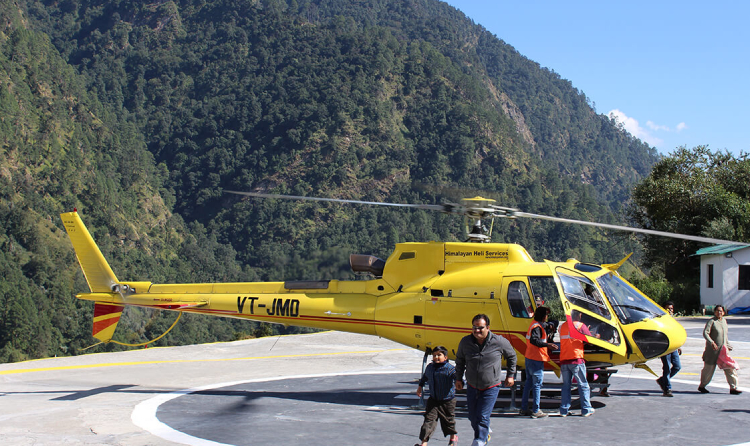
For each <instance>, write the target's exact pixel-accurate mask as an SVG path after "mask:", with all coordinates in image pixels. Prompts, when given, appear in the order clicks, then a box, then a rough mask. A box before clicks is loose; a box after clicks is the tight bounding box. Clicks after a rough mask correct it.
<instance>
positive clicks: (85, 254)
mask: <svg viewBox="0 0 750 446" xmlns="http://www.w3.org/2000/svg"><path fill="white" fill-rule="evenodd" d="M60 218H62V221H63V225H64V226H65V230H66V231H68V236H70V241H71V242H72V243H73V249H75V252H76V257H77V258H78V263H80V264H81V269H83V275H84V276H85V277H86V281H87V282H88V284H89V288H91V292H92V293H111V292H112V290H113V287H114V286H115V285H117V284H118V283H119V282H118V281H117V277H115V273H113V272H112V269H111V268H110V267H109V264H108V263H107V260H106V259H105V258H104V256H103V255H102V252H101V251H100V250H99V247H98V246H96V243H95V242H94V239H93V238H92V237H91V234H90V233H89V231H88V229H86V226H85V225H84V224H83V221H81V217H79V216H78V212H75V211H73V212H66V213H64V214H60Z"/></svg>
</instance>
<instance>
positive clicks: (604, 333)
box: [545, 260, 627, 356]
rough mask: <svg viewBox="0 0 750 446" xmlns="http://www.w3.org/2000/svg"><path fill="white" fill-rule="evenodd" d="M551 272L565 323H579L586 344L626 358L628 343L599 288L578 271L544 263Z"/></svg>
mask: <svg viewBox="0 0 750 446" xmlns="http://www.w3.org/2000/svg"><path fill="white" fill-rule="evenodd" d="M545 263H547V266H549V267H550V269H551V270H552V277H554V279H555V284H556V285H557V291H558V293H559V294H560V299H561V300H562V303H563V310H564V312H565V317H566V319H572V320H574V321H575V320H580V321H581V322H583V325H585V326H586V328H588V330H589V333H590V335H586V334H585V333H582V335H583V336H584V337H585V338H586V342H588V343H590V344H592V345H596V346H597V347H601V348H603V349H605V350H608V351H610V352H612V353H614V354H616V355H620V356H625V355H626V352H627V342H626V341H625V339H624V337H623V334H622V330H621V329H620V326H619V323H618V320H617V317H616V316H615V315H614V314H613V313H612V311H610V309H609V306H608V305H607V302H606V299H604V297H603V296H604V294H602V291H601V290H600V289H599V287H598V286H597V285H596V284H595V283H594V281H592V280H591V279H589V278H588V277H586V276H585V275H583V274H581V273H580V272H578V271H575V270H574V269H572V268H565V267H562V266H558V265H555V264H553V263H552V262H550V261H547V260H545Z"/></svg>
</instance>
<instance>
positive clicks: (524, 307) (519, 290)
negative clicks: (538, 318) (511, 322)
mask: <svg viewBox="0 0 750 446" xmlns="http://www.w3.org/2000/svg"><path fill="white" fill-rule="evenodd" d="M508 306H509V307H510V314H512V315H513V317H521V318H526V319H528V318H530V317H531V316H532V315H533V314H534V307H533V306H531V296H530V294H529V289H528V288H527V287H526V284H525V283H524V282H521V281H514V282H511V283H510V285H508Z"/></svg>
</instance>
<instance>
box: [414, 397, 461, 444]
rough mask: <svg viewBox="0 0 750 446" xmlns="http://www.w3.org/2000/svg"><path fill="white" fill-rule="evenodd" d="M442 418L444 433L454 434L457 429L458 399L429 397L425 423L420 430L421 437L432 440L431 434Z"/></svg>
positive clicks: (441, 423) (424, 439) (446, 434)
mask: <svg viewBox="0 0 750 446" xmlns="http://www.w3.org/2000/svg"><path fill="white" fill-rule="evenodd" d="M438 419H439V420H440V428H441V429H442V430H443V435H444V436H448V435H454V434H457V433H458V432H457V431H456V399H455V398H453V399H450V400H445V401H438V400H436V399H434V398H433V397H429V398H427V407H426V408H425V411H424V423H422V429H421V430H420V431H419V439H420V440H422V441H430V436H431V435H432V433H433V432H434V431H435V426H436V425H437V420H438Z"/></svg>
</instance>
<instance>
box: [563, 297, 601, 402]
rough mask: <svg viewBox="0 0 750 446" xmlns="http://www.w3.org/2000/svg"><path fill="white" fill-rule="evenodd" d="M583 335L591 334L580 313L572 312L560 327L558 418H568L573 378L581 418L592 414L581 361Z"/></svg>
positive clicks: (584, 369) (584, 366) (587, 385)
mask: <svg viewBox="0 0 750 446" xmlns="http://www.w3.org/2000/svg"><path fill="white" fill-rule="evenodd" d="M570 323H572V325H573V327H571V326H570ZM583 335H586V336H591V332H590V331H589V328H588V327H587V326H586V325H584V324H583V322H581V313H579V312H578V311H575V310H574V311H573V313H572V315H571V317H570V318H568V320H567V321H565V322H564V323H563V324H562V325H561V326H560V373H561V375H562V379H563V385H562V396H561V398H560V416H563V417H567V416H568V409H570V399H571V395H570V394H571V388H572V386H573V377H575V378H576V381H578V396H579V397H580V400H581V416H584V417H588V416H590V415H591V414H593V413H594V408H593V407H592V406H591V399H590V396H591V390H590V388H589V383H588V381H586V362H585V361H584V360H583V343H584V342H585V341H584V339H586V338H585V337H584V336H583Z"/></svg>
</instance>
